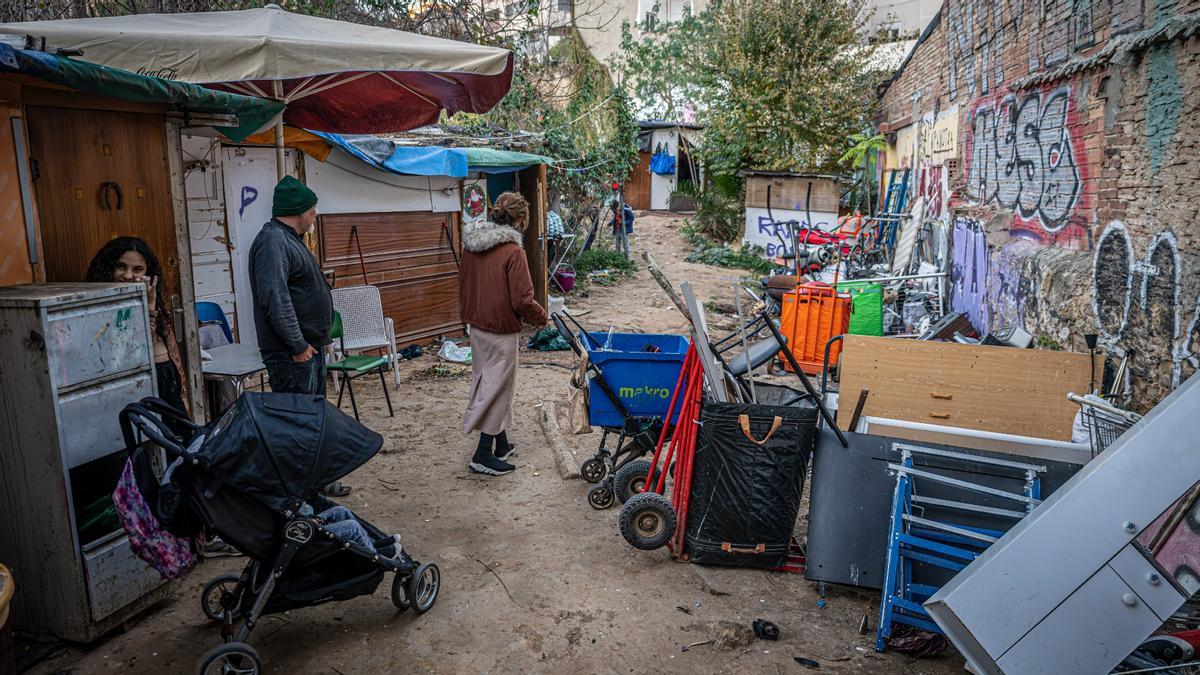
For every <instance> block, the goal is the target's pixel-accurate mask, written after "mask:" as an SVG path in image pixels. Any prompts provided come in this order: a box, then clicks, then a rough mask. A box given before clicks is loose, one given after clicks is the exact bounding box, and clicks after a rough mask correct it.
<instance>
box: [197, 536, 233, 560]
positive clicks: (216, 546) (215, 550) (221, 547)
mask: <svg viewBox="0 0 1200 675" xmlns="http://www.w3.org/2000/svg"><path fill="white" fill-rule="evenodd" d="M199 549H200V557H201V558H220V557H222V556H240V555H241V553H239V552H238V550H237V549H235V548H234V547H232V546H230V545H229V544H226V543H225V542H224V541H223V540H222V539H221V538H220V537H218V536H216V535H215V534H214V535H213V536H211V537H209V538H208V539H205V540H204V541H202V542H200V546H199Z"/></svg>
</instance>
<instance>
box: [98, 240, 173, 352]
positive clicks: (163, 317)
mask: <svg viewBox="0 0 1200 675" xmlns="http://www.w3.org/2000/svg"><path fill="white" fill-rule="evenodd" d="M129 251H135V252H137V253H139V254H141V256H142V257H143V258H145V259H146V276H148V277H154V278H156V279H157V280H158V281H157V282H156V283H155V288H154V293H155V295H156V297H155V302H154V305H155V306H156V307H158V308H159V309H160V310H161V309H162V308H163V298H164V297H165V296H166V287H165V286H164V285H163V269H162V265H161V264H160V263H159V262H158V256H156V255H154V249H152V248H150V244H147V243H146V241H145V240H144V239H139V238H138V237H117V238H116V239H113V240H112V241H110V242H108V243H107V244H105V245H104V246H103V247H101V248H100V250H99V251H97V252H96V255H95V256H94V257H93V258H92V262H91V263H90V264H88V269H87V276H86V277H85V278H84V281H95V282H112V280H113V270H115V269H116V268H117V261H118V260H120V259H121V256H123V255H125V254H126V253H128V252H129ZM169 321H170V317H169V316H168V313H167V312H165V311H159V312H158V318H157V320H156V321H155V322H154V332H155V334H157V335H158V337H159V338H161V339H162V340H163V341H164V342H165V341H166V340H167V339H168V337H169V336H170V323H169Z"/></svg>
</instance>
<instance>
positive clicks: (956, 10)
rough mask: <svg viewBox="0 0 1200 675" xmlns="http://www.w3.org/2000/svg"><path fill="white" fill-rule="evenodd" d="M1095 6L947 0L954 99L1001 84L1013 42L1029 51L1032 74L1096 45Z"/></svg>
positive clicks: (1090, 2)
mask: <svg viewBox="0 0 1200 675" xmlns="http://www.w3.org/2000/svg"><path fill="white" fill-rule="evenodd" d="M1095 4H1096V0H1061V1H1060V2H1045V1H1044V0H1007V1H997V2H978V1H976V0H948V1H947V2H946V3H945V5H944V6H943V10H942V17H943V20H944V21H945V22H946V55H947V59H946V65H947V84H948V90H949V91H948V93H949V95H950V100H951V101H957V100H958V95H959V93H960V92H962V93H964V94H966V97H967V98H974V97H976V96H983V95H986V94H988V93H991V92H992V91H994V90H996V89H998V88H1000V87H1001V86H1003V84H1004V82H1005V71H1004V58H1003V53H1004V51H1005V50H1006V48H1010V47H1011V46H1013V45H1019V46H1020V48H1021V51H1023V52H1025V53H1026V54H1028V64H1029V71H1031V72H1032V71H1035V70H1037V69H1039V68H1042V67H1044V66H1054V65H1057V64H1059V63H1062V62H1064V61H1066V60H1067V58H1068V57H1070V56H1071V54H1072V53H1076V52H1079V51H1082V50H1084V49H1088V48H1090V47H1092V46H1094V45H1095V44H1096V29H1095V24H1096V21H1095V18H1094V16H1095ZM1113 4H1114V5H1118V6H1123V5H1136V4H1137V3H1113ZM1136 13H1140V11H1137V12H1136ZM1138 23H1140V22H1138ZM1114 25H1115V24H1114ZM1018 74H1019V73H1018Z"/></svg>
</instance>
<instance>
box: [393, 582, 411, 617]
mask: <svg viewBox="0 0 1200 675" xmlns="http://www.w3.org/2000/svg"><path fill="white" fill-rule="evenodd" d="M410 576H411V575H410ZM408 580H409V577H406V576H401V575H399V574H394V575H392V604H393V605H395V606H396V609H399V610H401V611H404V610H406V609H408V608H409V607H412V601H411V600H409V598H408V589H407V588H406V586H407V584H408Z"/></svg>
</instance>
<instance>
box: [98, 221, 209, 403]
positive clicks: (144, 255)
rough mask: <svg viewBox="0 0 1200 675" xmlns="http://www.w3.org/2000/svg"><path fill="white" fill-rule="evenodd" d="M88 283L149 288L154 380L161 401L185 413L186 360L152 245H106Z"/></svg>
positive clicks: (132, 241)
mask: <svg viewBox="0 0 1200 675" xmlns="http://www.w3.org/2000/svg"><path fill="white" fill-rule="evenodd" d="M85 281H93V282H113V281H116V282H123V283H136V284H145V285H146V304H147V307H148V309H149V310H150V325H151V328H152V330H153V348H154V376H155V380H156V381H157V382H158V397H159V398H161V399H162V400H164V401H166V402H167V403H170V404H171V405H172V406H174V407H175V408H177V409H179V410H182V411H183V412H185V413H186V412H189V411H188V406H187V384H186V382H185V381H184V378H183V360H182V359H181V358H180V355H179V343H178V342H176V341H175V327H174V322H172V321H171V316H170V313H169V312H168V311H167V309H166V307H164V306H163V296H164V295H166V294H165V293H164V292H163V271H162V265H160V264H159V262H158V256H156V255H154V251H153V250H151V249H150V245H149V244H147V243H146V242H145V241H143V240H141V239H138V238H137V237H117V238H116V239H113V240H112V241H110V242H108V243H107V244H105V245H104V248H101V249H100V251H99V252H97V253H96V256H95V257H94V258H92V262H91V264H90V265H88V270H87V278H86V279H85Z"/></svg>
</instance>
